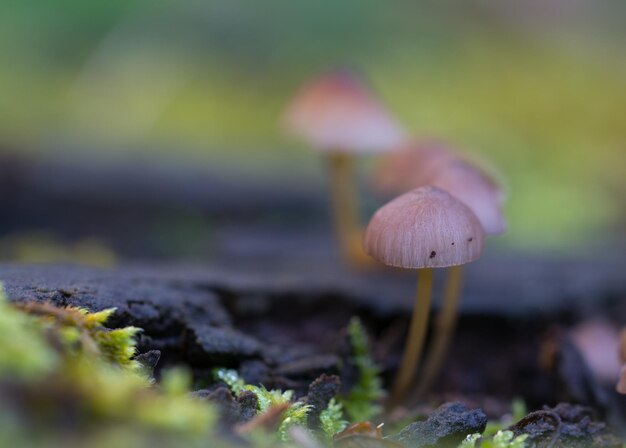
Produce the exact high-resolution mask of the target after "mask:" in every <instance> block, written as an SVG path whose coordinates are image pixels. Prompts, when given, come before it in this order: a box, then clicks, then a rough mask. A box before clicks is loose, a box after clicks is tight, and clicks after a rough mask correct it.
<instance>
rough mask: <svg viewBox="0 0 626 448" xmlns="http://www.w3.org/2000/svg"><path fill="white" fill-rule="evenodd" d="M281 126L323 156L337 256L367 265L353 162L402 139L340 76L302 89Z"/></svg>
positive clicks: (361, 87) (367, 94)
mask: <svg viewBox="0 0 626 448" xmlns="http://www.w3.org/2000/svg"><path fill="white" fill-rule="evenodd" d="M283 124H284V128H285V130H286V131H287V132H288V133H290V134H293V135H295V136H297V137H299V138H301V139H303V140H304V141H306V142H307V143H308V144H310V145H311V146H312V148H313V149H315V150H317V151H320V152H323V153H325V155H326V158H327V160H328V164H329V174H330V189H331V202H332V209H333V216H334V220H335V230H336V232H337V236H338V239H339V243H340V247H341V250H342V253H343V255H344V257H345V258H346V259H347V260H348V261H350V262H356V263H357V264H360V263H361V262H363V261H365V260H368V259H367V258H365V256H364V254H363V252H362V250H361V245H360V241H361V237H362V236H361V227H360V224H359V218H358V203H357V198H356V196H357V194H356V188H355V182H354V159H353V156H354V155H358V154H367V153H380V152H384V151H387V150H390V149H391V148H394V147H395V146H397V145H398V143H399V142H400V141H402V140H403V139H404V138H405V134H404V132H403V131H402V129H401V128H400V126H399V125H398V124H397V123H396V122H395V121H394V120H393V118H392V117H391V115H390V114H389V113H388V112H387V110H386V109H385V108H384V107H383V106H382V104H381V103H380V102H379V101H378V99H376V98H375V97H374V95H373V94H372V93H371V91H370V90H369V89H368V88H367V86H366V85H365V84H364V83H363V82H362V81H361V80H360V79H358V78H357V77H355V76H354V75H352V74H351V73H349V72H345V71H340V72H332V73H329V74H325V75H322V76H320V77H318V78H316V79H314V80H313V81H311V82H309V83H308V84H306V85H305V86H304V87H303V88H302V89H301V90H300V91H299V92H298V93H297V94H296V96H295V99H294V100H293V101H292V102H291V104H290V105H289V106H288V108H287V111H286V113H285V116H284V123H283Z"/></svg>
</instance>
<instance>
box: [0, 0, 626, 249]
mask: <svg viewBox="0 0 626 448" xmlns="http://www.w3.org/2000/svg"><path fill="white" fill-rule="evenodd" d="M624 23H626V2H623V1H621V0H613V1H592V0H528V1H525V2H519V1H513V0H503V1H496V0H442V1H423V2H419V1H409V0H402V1H385V2H383V1H374V0H346V1H336V0H335V1H331V0H317V1H299V0H291V1H288V0H262V1H244V0H208V1H190V0H178V1H174V0H171V1H165V0H143V1H129V0H109V1H83V2H80V1H69V0H55V1H50V0H21V1H20V0H4V1H3V2H1V3H0V147H1V148H3V150H5V151H15V150H16V148H17V150H19V151H29V152H31V153H32V154H46V155H48V156H49V155H56V154H59V156H64V157H68V156H69V157H74V156H76V157H83V158H89V157H91V156H92V155H95V154H98V157H111V158H125V157H127V158H136V157H154V158H161V159H163V160H164V161H174V162H173V163H178V162H180V163H182V164H184V163H193V164H206V165H207V166H211V167H220V169H221V170H226V171H228V172H231V173H232V175H233V176H234V177H236V176H241V177H242V178H243V177H244V176H246V178H247V176H249V175H250V173H252V174H253V175H254V176H256V177H255V178H256V179H259V180H260V181H262V179H264V178H267V177H268V176H270V177H272V178H277V177H280V176H281V175H282V176H284V177H285V180H286V182H287V181H288V180H289V179H290V178H293V177H294V176H298V178H300V179H305V180H310V181H311V182H321V179H322V177H323V175H324V172H323V170H322V169H321V166H320V162H319V160H318V157H317V156H316V155H315V154H313V153H312V152H310V151H308V150H307V149H306V148H305V147H304V146H303V145H301V144H299V143H297V142H293V141H290V140H289V139H287V138H285V136H284V135H283V134H282V133H281V132H280V130H279V127H278V121H279V119H280V115H281V112H282V110H283V108H284V106H285V104H286V103H287V102H288V101H289V98H290V96H291V95H292V94H293V92H294V91H295V89H297V87H298V86H299V85H300V84H301V83H302V82H304V81H305V80H307V79H308V78H310V77H311V76H313V75H315V74H317V73H319V72H321V71H324V70H326V69H328V68H331V67H336V66H348V67H352V68H355V69H356V70H359V71H361V72H362V73H363V74H364V75H365V77H366V78H367V79H368V80H369V81H370V82H371V84H372V86H373V87H374V88H375V89H376V90H377V92H378V93H379V94H380V96H381V97H382V98H383V100H384V102H385V103H386V104H387V105H388V106H389V108H390V109H391V110H392V111H393V113H394V114H395V115H396V116H397V118H398V119H399V120H400V121H401V122H402V123H404V124H405V125H406V127H407V128H408V129H410V130H411V131H412V132H414V133H415V134H416V135H418V136H437V137H444V138H447V139H449V140H450V141H452V142H454V143H455V144H457V145H458V146H459V147H461V148H466V149H467V151H470V152H475V153H479V154H482V155H484V156H486V157H488V158H489V159H491V160H492V162H493V164H494V165H495V166H497V167H498V168H499V169H500V171H501V172H502V175H503V178H504V179H505V181H506V183H507V187H508V190H509V197H510V200H509V203H508V205H507V214H508V217H509V221H510V231H509V234H508V235H507V236H506V237H505V238H504V240H503V241H504V243H505V244H510V245H514V246H517V247H522V248H529V249H533V248H543V249H546V248H549V249H563V248H567V249H569V248H575V247H581V246H582V247H585V246H586V245H588V244H593V245H596V246H597V245H601V244H603V243H605V242H606V241H609V240H610V241H612V240H613V237H615V236H617V237H618V238H620V237H622V236H623V235H624V228H625V227H626V226H625V220H624V215H625V213H624V212H625V209H624V201H623V198H624V193H625V190H626V180H625V176H624V171H625V167H626V151H625V149H626V58H624V42H626V40H625V38H626V27H624V26H623V25H624ZM168 163H169V162H168ZM609 236H611V237H610V238H609Z"/></svg>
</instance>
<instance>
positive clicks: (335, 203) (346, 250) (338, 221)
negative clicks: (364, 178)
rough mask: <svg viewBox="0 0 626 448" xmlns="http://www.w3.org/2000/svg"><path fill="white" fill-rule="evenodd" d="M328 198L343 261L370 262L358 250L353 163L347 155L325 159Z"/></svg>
mask: <svg viewBox="0 0 626 448" xmlns="http://www.w3.org/2000/svg"><path fill="white" fill-rule="evenodd" d="M328 163H329V171H330V194H331V202H332V204H331V205H332V212H333V219H334V226H335V232H336V233H337V239H338V240H339V247H340V249H341V254H342V256H343V258H344V259H345V260H346V261H348V262H349V263H353V264H364V263H367V262H368V261H370V262H371V261H372V260H371V259H369V258H368V257H367V255H365V253H364V252H363V249H362V247H361V227H360V225H359V208H358V203H357V192H356V186H355V181H354V160H353V158H352V156H350V155H348V154H342V153H339V152H334V153H331V154H329V156H328Z"/></svg>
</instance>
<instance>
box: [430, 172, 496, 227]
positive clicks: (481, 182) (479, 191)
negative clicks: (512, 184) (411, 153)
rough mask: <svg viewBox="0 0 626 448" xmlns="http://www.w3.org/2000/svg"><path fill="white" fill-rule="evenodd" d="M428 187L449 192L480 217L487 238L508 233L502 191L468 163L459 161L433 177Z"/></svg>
mask: <svg viewBox="0 0 626 448" xmlns="http://www.w3.org/2000/svg"><path fill="white" fill-rule="evenodd" d="M429 184H431V185H433V186H435V187H439V188H441V189H442V190H445V191H447V192H448V193H450V194H451V195H452V196H454V197H455V198H457V199H459V200H460V201H461V202H463V203H464V204H465V205H467V206H468V207H469V208H470V209H471V210H472V211H473V212H474V214H475V215H476V216H477V217H478V220H479V221H480V223H481V224H482V226H483V228H484V229H485V233H486V234H487V235H501V234H503V233H504V232H505V231H506V220H505V219H504V214H503V212H502V190H501V189H500V187H499V186H498V185H497V184H496V183H495V182H494V181H493V180H492V179H491V178H489V177H487V176H486V175H485V174H484V173H483V172H482V171H479V170H478V169H477V168H474V167H473V166H471V165H470V164H468V163H466V162H463V161H456V162H453V163H450V164H448V165H447V166H445V167H444V168H443V169H441V170H439V172H438V173H436V174H434V175H433V176H432V178H431V179H430V182H429Z"/></svg>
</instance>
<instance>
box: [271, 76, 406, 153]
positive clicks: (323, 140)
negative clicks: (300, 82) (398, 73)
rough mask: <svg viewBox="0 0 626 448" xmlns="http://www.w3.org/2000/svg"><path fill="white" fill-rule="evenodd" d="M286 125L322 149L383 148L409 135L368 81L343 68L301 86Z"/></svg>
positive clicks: (357, 150) (290, 108)
mask: <svg viewBox="0 0 626 448" xmlns="http://www.w3.org/2000/svg"><path fill="white" fill-rule="evenodd" d="M283 126H284V128H285V130H286V131H287V132H288V133H290V134H293V135H295V136H298V137H300V138H302V139H303V140H305V141H307V142H308V143H309V144H311V145H312V146H313V147H314V148H315V149H318V150H322V151H342V152H351V153H368V152H369V153H374V152H383V151H387V150H390V149H392V148H393V147H395V146H397V145H398V144H399V143H400V142H402V141H403V140H404V139H405V138H406V136H405V132H404V131H403V130H402V128H401V127H400V126H399V125H398V124H397V123H396V121H395V120H394V119H393V118H392V117H391V115H390V114H389V112H388V111H387V110H386V109H385V108H384V107H383V106H382V104H381V103H380V102H379V100H378V99H377V98H375V97H374V95H373V94H372V92H371V91H370V90H369V89H368V88H367V87H366V86H365V84H364V83H363V82H362V81H361V80H360V79H358V78H357V77H355V76H353V75H352V74H350V73H349V72H343V71H342V72H333V73H329V74H326V75H323V76H320V77H318V78H316V79H314V80H313V81H311V82H309V83H308V84H306V85H305V86H304V87H302V88H301V89H300V91H299V92H298V93H297V94H296V96H295V98H294V100H293V101H292V102H291V104H290V105H289V106H288V107H287V111H286V113H285V116H284V120H283Z"/></svg>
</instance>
